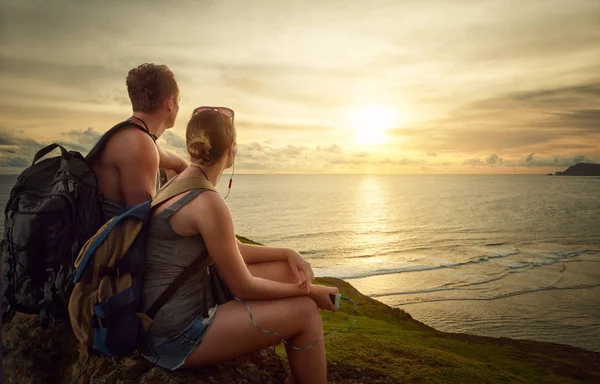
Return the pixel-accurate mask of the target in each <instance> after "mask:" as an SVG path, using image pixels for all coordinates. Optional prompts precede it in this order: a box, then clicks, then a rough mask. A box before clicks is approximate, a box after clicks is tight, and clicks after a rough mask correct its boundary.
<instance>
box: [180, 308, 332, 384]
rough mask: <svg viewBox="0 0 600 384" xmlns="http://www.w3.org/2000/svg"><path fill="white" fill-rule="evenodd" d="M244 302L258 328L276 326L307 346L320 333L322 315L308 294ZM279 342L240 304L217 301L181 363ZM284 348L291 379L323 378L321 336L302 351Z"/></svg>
mask: <svg viewBox="0 0 600 384" xmlns="http://www.w3.org/2000/svg"><path fill="white" fill-rule="evenodd" d="M247 304H248V306H249V307H250V309H251V310H252V315H253V317H254V320H255V321H256V323H257V324H258V325H260V327H261V328H263V329H267V330H269V331H274V332H277V333H278V334H279V335H281V337H282V338H283V339H284V340H287V341H288V342H290V343H292V344H293V345H295V346H298V347H303V346H307V345H309V344H312V343H313V342H314V341H315V340H317V339H318V338H320V337H321V336H322V335H323V323H322V321H321V315H320V313H319V311H318V309H317V306H316V304H315V302H314V300H312V299H311V298H310V297H307V296H302V297H294V298H288V299H280V300H260V301H248V302H247ZM279 342H280V340H279V338H278V337H277V336H275V335H271V334H267V333H264V332H261V331H260V330H259V329H257V328H256V327H255V326H254V324H252V322H251V320H250V315H249V314H248V310H247V309H246V308H245V307H244V305H243V304H242V303H240V302H238V301H237V300H232V301H230V302H227V303H225V304H223V305H219V306H218V307H217V311H216V313H215V318H214V321H213V324H212V325H211V326H210V328H209V329H208V331H207V332H206V336H205V338H204V340H203V341H202V342H201V343H200V345H199V346H198V348H196V350H195V351H194V352H192V354H191V355H190V356H189V357H188V358H187V359H186V361H185V363H184V364H183V366H182V367H183V368H190V367H194V366H201V365H208V364H215V363H218V362H222V361H226V360H230V359H232V358H234V357H237V356H241V355H244V354H246V353H249V352H252V351H257V350H260V349H263V348H266V347H268V346H271V345H274V344H277V343H279ZM287 353H288V359H289V362H290V369H291V371H292V376H293V379H294V381H293V382H295V383H297V384H304V383H315V384H318V383H326V382H327V368H326V363H325V344H324V341H323V340H321V341H319V342H318V343H317V344H316V345H315V346H314V347H312V348H309V349H307V350H304V351H297V350H294V349H292V348H287Z"/></svg>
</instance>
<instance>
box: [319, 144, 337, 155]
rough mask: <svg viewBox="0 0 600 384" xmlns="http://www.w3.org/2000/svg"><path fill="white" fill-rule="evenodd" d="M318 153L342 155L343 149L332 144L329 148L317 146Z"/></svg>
mask: <svg viewBox="0 0 600 384" xmlns="http://www.w3.org/2000/svg"><path fill="white" fill-rule="evenodd" d="M317 151H319V152H329V153H341V152H342V148H341V147H340V146H339V145H337V144H331V145H329V146H327V147H323V146H320V145H319V146H317Z"/></svg>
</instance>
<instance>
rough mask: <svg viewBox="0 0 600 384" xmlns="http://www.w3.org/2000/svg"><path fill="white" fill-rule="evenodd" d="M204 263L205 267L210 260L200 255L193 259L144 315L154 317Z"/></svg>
mask: <svg viewBox="0 0 600 384" xmlns="http://www.w3.org/2000/svg"><path fill="white" fill-rule="evenodd" d="M203 261H204V262H205V264H206V265H208V264H210V262H211V258H210V257H205V255H200V256H198V257H197V258H195V259H194V261H192V262H191V263H190V265H188V266H187V267H186V268H185V269H184V270H183V271H181V273H180V274H179V275H178V276H177V277H176V278H175V280H174V281H173V282H172V283H171V285H169V286H168V287H167V289H165V290H164V291H163V293H161V294H160V296H158V299H156V301H155V302H154V303H153V304H152V305H151V306H150V308H148V310H147V311H146V315H148V316H149V317H150V318H151V319H153V318H154V316H156V313H157V312H158V310H159V309H161V308H162V306H163V305H165V304H166V303H167V302H168V301H169V300H170V299H171V297H173V295H174V294H175V292H177V290H178V289H179V288H181V286H182V285H183V283H185V282H186V280H187V279H189V278H190V277H191V276H192V274H193V273H194V272H196V271H198V268H199V267H200V266H201V265H202V262H203Z"/></svg>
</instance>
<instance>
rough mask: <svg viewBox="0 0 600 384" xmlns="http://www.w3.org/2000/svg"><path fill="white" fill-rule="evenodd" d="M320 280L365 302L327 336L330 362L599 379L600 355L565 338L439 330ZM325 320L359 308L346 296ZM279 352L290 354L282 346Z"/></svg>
mask: <svg viewBox="0 0 600 384" xmlns="http://www.w3.org/2000/svg"><path fill="white" fill-rule="evenodd" d="M238 238H240V241H242V242H251V241H250V240H248V239H246V238H242V237H238ZM252 243H253V244H258V243H255V242H252ZM315 284H323V285H330V286H337V287H339V288H340V293H341V294H342V295H343V296H345V297H349V298H351V299H352V300H354V301H355V302H356V304H357V306H358V318H357V322H356V325H355V326H354V327H353V328H352V329H350V330H348V331H346V332H343V333H336V334H332V335H329V336H327V337H326V338H325V345H326V351H327V360H328V362H330V363H340V364H344V365H351V366H355V367H360V368H364V369H367V370H369V369H370V370H375V371H379V372H382V373H385V374H386V375H388V376H389V377H391V378H393V379H395V380H397V381H398V382H402V383H432V384H434V383H557V384H559V383H560V384H568V383H581V382H585V383H592V382H594V383H596V382H597V383H600V353H596V352H591V351H587V350H584V349H580V348H575V347H570V346H566V345H561V344H553V343H544V342H536V341H530V340H513V339H509V338H492V337H483V336H475V335H467V334H457V333H448V332H440V331H437V330H435V329H433V328H431V327H428V326H426V325H425V324H422V323H420V322H418V321H416V320H414V319H412V317H411V316H410V315H409V314H408V313H406V312H404V311H402V310H400V309H397V308H391V307H389V306H387V305H385V304H383V303H381V302H379V301H377V300H374V299H371V298H369V297H366V296H364V295H362V294H361V293H360V292H358V291H357V290H356V289H355V288H354V287H352V286H351V285H350V284H348V283H347V282H345V281H343V280H339V279H335V278H318V279H316V281H315ZM322 318H323V326H324V329H325V331H331V330H335V329H343V328H345V327H347V326H348V325H349V324H350V323H351V322H352V320H353V318H354V308H353V306H352V304H351V303H349V302H347V301H342V307H341V309H340V311H338V312H336V313H332V312H329V311H322ZM276 350H277V353H278V354H280V355H281V356H282V357H283V356H285V350H284V348H283V346H282V345H280V346H278V347H277V349H276Z"/></svg>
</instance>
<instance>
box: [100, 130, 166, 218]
mask: <svg viewBox="0 0 600 384" xmlns="http://www.w3.org/2000/svg"><path fill="white" fill-rule="evenodd" d="M92 167H93V169H94V172H95V173H96V176H97V177H98V189H99V191H100V192H101V193H102V195H103V197H104V199H103V202H102V206H103V209H104V211H105V218H106V219H109V218H111V217H113V216H115V215H118V214H119V213H121V212H122V211H123V210H124V209H125V208H126V207H130V206H133V205H136V204H139V203H142V202H144V201H146V200H149V199H150V198H152V196H153V195H154V194H155V193H156V188H157V171H158V167H159V155H158V150H157V148H156V145H155V144H154V141H153V140H152V138H151V137H150V136H149V135H148V134H147V133H144V132H142V131H141V130H140V129H138V128H136V127H131V128H124V129H123V130H122V131H121V132H118V133H116V134H115V135H114V136H112V137H111V138H110V139H109V140H108V142H107V143H106V146H105V147H104V149H103V150H102V152H101V153H100V154H99V155H98V158H97V159H96V160H95V161H94V163H93V165H92Z"/></svg>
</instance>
